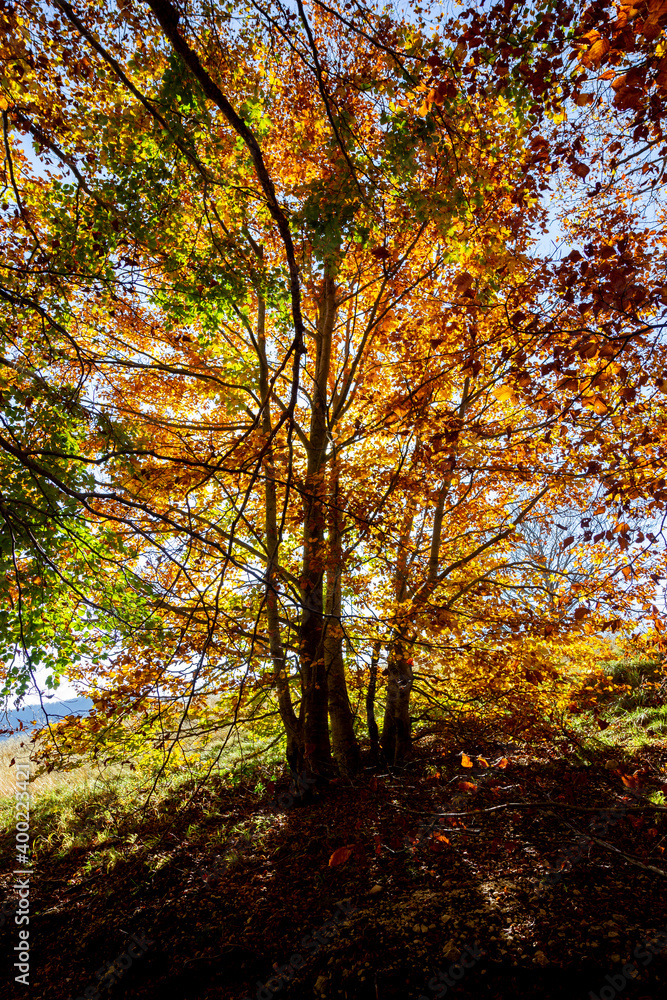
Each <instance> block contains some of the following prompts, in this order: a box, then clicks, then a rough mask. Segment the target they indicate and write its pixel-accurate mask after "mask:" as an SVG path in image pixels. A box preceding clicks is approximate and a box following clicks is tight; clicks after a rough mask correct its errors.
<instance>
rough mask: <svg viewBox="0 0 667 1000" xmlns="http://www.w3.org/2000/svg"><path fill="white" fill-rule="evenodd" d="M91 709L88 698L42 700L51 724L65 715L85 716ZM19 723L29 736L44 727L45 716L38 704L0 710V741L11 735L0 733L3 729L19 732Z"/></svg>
mask: <svg viewBox="0 0 667 1000" xmlns="http://www.w3.org/2000/svg"><path fill="white" fill-rule="evenodd" d="M92 707H93V703H92V701H91V700H90V698H69V699H67V700H65V701H61V699H60V698H58V697H55V698H45V699H44V708H45V709H46V712H47V713H48V717H49V720H50V721H52V722H59V721H60V719H64V718H65V716H66V715H87V714H88V712H89V711H90V709H91V708H92ZM33 720H34V721H33ZM19 722H22V723H23V726H24V729H23V730H22V731H23V732H24V733H27V734H28V735H29V734H30V733H32V731H33V729H41V728H42V726H44V725H46V715H45V714H44V712H43V711H42V707H41V705H39V704H36V705H23V707H22V708H19V709H9V708H8V709H7V710H2V709H0V740H6V739H9V737H10V736H12V735H13V734H12V733H6V732H2V730H3V729H11V730H19Z"/></svg>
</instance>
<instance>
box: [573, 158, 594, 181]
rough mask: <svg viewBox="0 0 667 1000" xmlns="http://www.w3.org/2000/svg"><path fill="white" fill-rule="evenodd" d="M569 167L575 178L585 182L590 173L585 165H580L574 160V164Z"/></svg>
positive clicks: (589, 169)
mask: <svg viewBox="0 0 667 1000" xmlns="http://www.w3.org/2000/svg"><path fill="white" fill-rule="evenodd" d="M571 167H572V172H573V173H575V174H576V175H577V177H581V178H582V179H583V180H585V179H586V177H587V176H588V174H590V172H591V168H590V167H587V166H586V164H585V163H580V162H579V161H578V160H575V161H574V163H572V164H571Z"/></svg>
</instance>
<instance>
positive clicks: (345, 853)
mask: <svg viewBox="0 0 667 1000" xmlns="http://www.w3.org/2000/svg"><path fill="white" fill-rule="evenodd" d="M351 857H352V848H351V847H339V848H338V850H337V851H334V852H333V854H332V855H331V857H330V858H329V868H335V867H336V866H337V865H344V864H345V862H346V861H347V860H348V859H349V858H351Z"/></svg>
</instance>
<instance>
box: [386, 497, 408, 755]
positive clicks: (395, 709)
mask: <svg viewBox="0 0 667 1000" xmlns="http://www.w3.org/2000/svg"><path fill="white" fill-rule="evenodd" d="M413 520H414V515H413V514H412V512H411V511H409V510H406V512H405V516H404V518H403V524H402V526H401V534H400V538H399V543H398V553H397V557H396V576H395V579H394V597H395V600H396V603H397V605H400V604H402V603H403V601H404V600H405V595H406V592H407V582H408V581H407V573H408V553H409V551H410V539H411V535H412V524H413ZM406 642H407V635H406V631H405V626H404V627H403V628H401V627H399V629H398V634H397V636H396V638H395V640H394V641H393V643H392V645H391V648H390V651H389V660H388V662H387V668H388V676H387V702H386V705H385V710H384V722H383V726H382V749H383V751H384V754H385V756H386V758H387V763H388V764H390V765H396V764H400V762H401V761H402V760H403V758H404V757H405V756H406V755H407V753H408V751H409V750H410V692H411V691H412V658H411V656H410V653H409V651H408V650H409V646H408V648H407V649H406Z"/></svg>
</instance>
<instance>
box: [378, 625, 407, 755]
mask: <svg viewBox="0 0 667 1000" xmlns="http://www.w3.org/2000/svg"><path fill="white" fill-rule="evenodd" d="M387 666H388V668H389V675H388V677H387V705H386V707H385V712H384V724H383V727H382V749H383V751H384V754H385V757H386V758H387V762H388V763H389V764H392V765H394V766H395V765H397V764H400V763H401V761H402V760H403V759H404V757H406V756H407V754H408V752H409V750H410V746H411V738H410V692H411V691H412V658H411V657H410V656H409V653H408V651H407V650H406V648H405V645H404V643H403V641H402V640H400V639H399V640H397V641H395V642H394V643H393V644H392V647H391V651H390V654H389V662H388V664H387Z"/></svg>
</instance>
